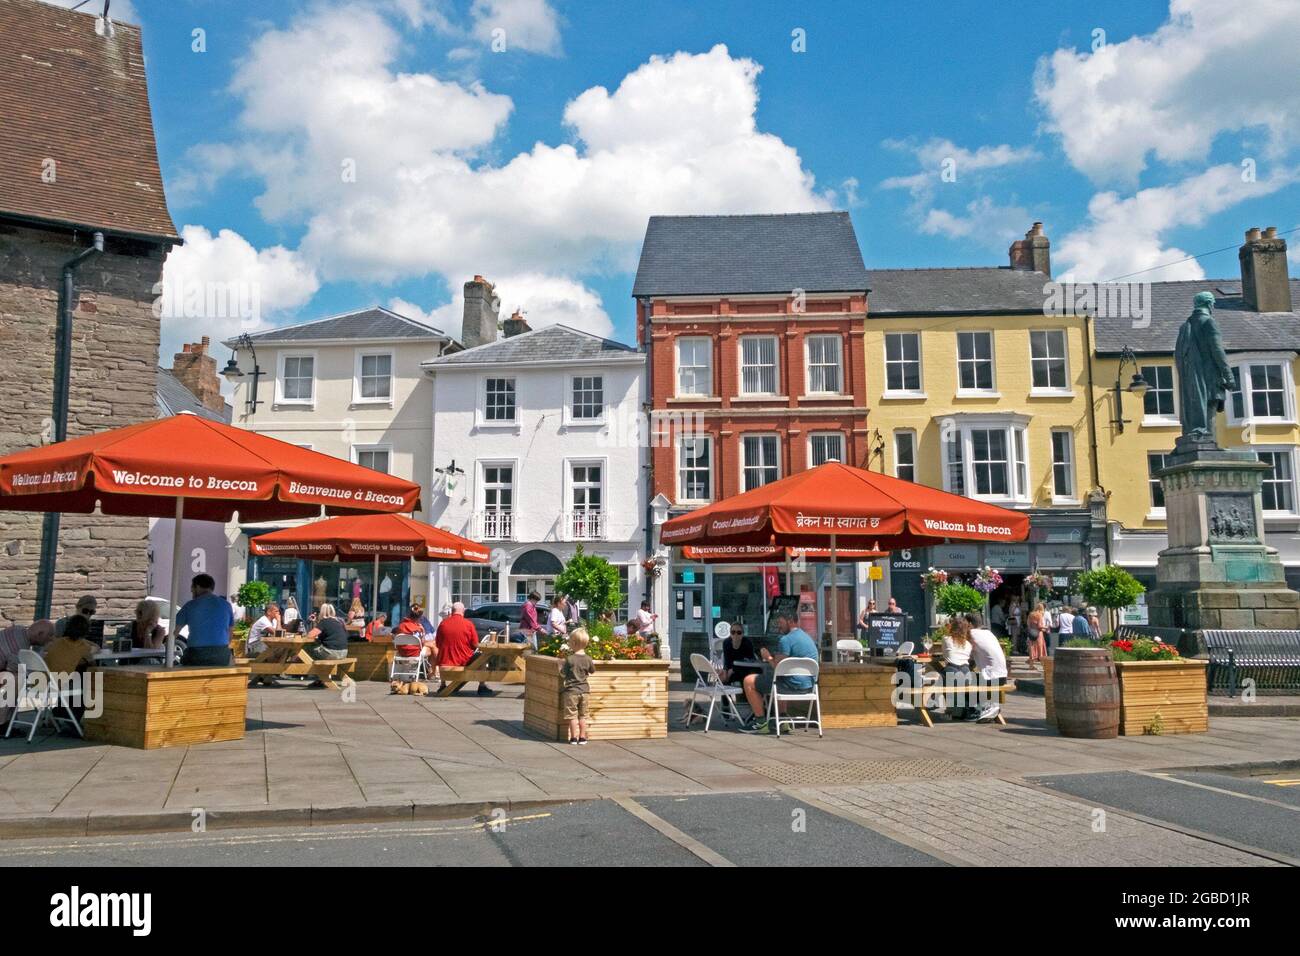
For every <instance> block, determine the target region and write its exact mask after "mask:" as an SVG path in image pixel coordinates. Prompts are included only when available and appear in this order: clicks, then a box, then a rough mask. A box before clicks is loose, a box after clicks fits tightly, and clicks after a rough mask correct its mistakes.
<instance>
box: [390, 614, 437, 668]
mask: <svg viewBox="0 0 1300 956" xmlns="http://www.w3.org/2000/svg"><path fill="white" fill-rule="evenodd" d="M423 620H424V608H422V607H420V605H418V604H412V605H411V608H410V610H409V611H407V612H406V617H405V618H403V619H402V622H401V623H400V624H398V625H397V629H396V630H395V631H394V632H393V633H394V634H402V635H405V636H407V637H418V638H420V644H419V645H415V644H398V645H397V647H396V649H395V650H396V653H397V654H398V655H399V656H401V657H420V656H424V657H429V658H432V657H434V656H435V655H436V654H437V651H438V645H437V642H436V641H434V638H433V635H434V632H433V631H431V630H426V629H425V626H424V624H423V623H422V622H423Z"/></svg>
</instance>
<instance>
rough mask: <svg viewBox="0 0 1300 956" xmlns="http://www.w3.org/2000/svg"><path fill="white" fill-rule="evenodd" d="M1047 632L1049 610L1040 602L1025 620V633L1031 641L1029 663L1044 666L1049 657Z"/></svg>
mask: <svg viewBox="0 0 1300 956" xmlns="http://www.w3.org/2000/svg"><path fill="white" fill-rule="evenodd" d="M1046 630H1047V609H1046V608H1045V607H1044V606H1043V602H1042V601H1039V602H1038V603H1037V604H1036V605H1034V609H1033V610H1032V611H1030V612H1029V617H1027V618H1026V619H1025V633H1026V636H1027V638H1028V641H1029V663H1031V664H1038V665H1040V666H1041V665H1042V662H1043V658H1045V657H1046V656H1047V641H1046V640H1045V639H1044V638H1043V634H1044V633H1045V632H1046Z"/></svg>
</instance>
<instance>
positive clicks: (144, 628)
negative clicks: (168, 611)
mask: <svg viewBox="0 0 1300 956" xmlns="http://www.w3.org/2000/svg"><path fill="white" fill-rule="evenodd" d="M161 613H162V612H161V609H160V608H159V607H158V604H157V602H155V601H141V602H139V603H138V604H137V605H136V606H135V620H134V621H132V622H131V627H130V629H129V630H128V631H127V634H126V636H127V637H129V638H131V646H132V647H141V648H147V649H149V650H151V651H156V650H157V649H158V648H160V647H162V646H163V645H164V644H165V643H167V629H166V628H164V627H163V626H162V625H161V624H159V623H158V620H159V618H160V617H161Z"/></svg>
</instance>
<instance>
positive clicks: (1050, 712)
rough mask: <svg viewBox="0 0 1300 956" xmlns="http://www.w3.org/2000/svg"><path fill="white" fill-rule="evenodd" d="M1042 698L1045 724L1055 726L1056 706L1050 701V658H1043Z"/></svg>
mask: <svg viewBox="0 0 1300 956" xmlns="http://www.w3.org/2000/svg"><path fill="white" fill-rule="evenodd" d="M1043 700H1045V701H1046V702H1047V726H1049V727H1055V726H1056V707H1055V706H1054V705H1053V703H1052V659H1051V658H1050V657H1044V658H1043Z"/></svg>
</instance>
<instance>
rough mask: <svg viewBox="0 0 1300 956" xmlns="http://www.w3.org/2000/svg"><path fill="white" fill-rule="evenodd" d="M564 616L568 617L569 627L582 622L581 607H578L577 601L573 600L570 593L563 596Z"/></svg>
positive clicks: (571, 627)
mask: <svg viewBox="0 0 1300 956" xmlns="http://www.w3.org/2000/svg"><path fill="white" fill-rule="evenodd" d="M565 605H566V606H565V609H564V613H565V617H566V618H567V619H568V623H569V629H570V630H572V629H573V628H575V627H577V626H578V625H579V624H581V623H582V609H581V608H580V607H578V602H577V601H576V600H574V597H573V595H572V594H570V595H569V596H568V597H567V598H565Z"/></svg>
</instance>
